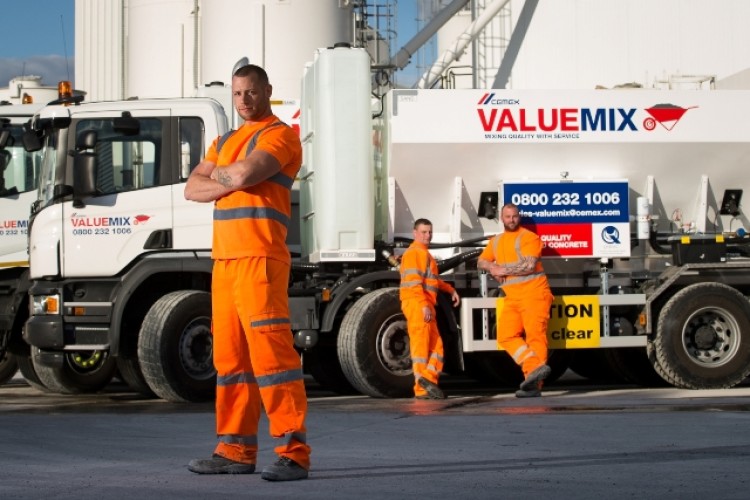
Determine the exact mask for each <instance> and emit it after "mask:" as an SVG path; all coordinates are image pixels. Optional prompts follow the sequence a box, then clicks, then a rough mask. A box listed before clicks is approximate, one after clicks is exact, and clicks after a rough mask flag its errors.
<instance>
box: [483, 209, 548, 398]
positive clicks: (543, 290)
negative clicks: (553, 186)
mask: <svg viewBox="0 0 750 500" xmlns="http://www.w3.org/2000/svg"><path fill="white" fill-rule="evenodd" d="M500 217H501V219H502V222H503V227H504V228H505V231H504V232H503V233H501V234H499V235H497V236H495V237H493V238H492V239H490V241H489V243H488V244H487V246H486V247H485V248H484V250H483V251H482V253H481V254H480V255H479V260H478V262H477V268H478V269H480V270H482V271H486V272H488V273H489V274H490V275H492V277H493V278H495V280H497V282H498V283H500V288H501V289H502V291H503V293H504V295H505V296H504V297H502V298H500V299H498V300H499V301H500V300H502V304H501V305H502V309H501V310H500V312H499V317H498V319H497V325H498V328H497V343H498V346H499V347H500V348H502V349H504V350H505V351H506V352H507V353H508V354H510V356H511V357H512V358H513V360H514V361H515V362H516V363H517V364H518V365H519V366H520V367H521V370H523V374H524V377H525V379H524V381H523V382H521V386H520V387H519V389H518V391H516V397H519V398H526V397H535V396H541V395H542V392H541V390H542V381H543V380H544V379H545V378H547V377H548V376H549V374H550V372H551V369H550V367H549V366H548V365H547V324H548V323H549V308H550V305H551V304H552V299H553V297H552V292H551V290H550V288H549V283H548V282H547V276H546V275H545V274H544V269H543V268H542V262H541V256H542V242H541V240H540V239H539V236H537V235H536V234H535V233H534V232H532V231H529V230H528V229H525V228H523V227H521V224H520V223H521V216H520V214H519V211H518V207H517V206H516V205H514V204H512V203H507V204H505V205H503V208H502V210H501V212H500Z"/></svg>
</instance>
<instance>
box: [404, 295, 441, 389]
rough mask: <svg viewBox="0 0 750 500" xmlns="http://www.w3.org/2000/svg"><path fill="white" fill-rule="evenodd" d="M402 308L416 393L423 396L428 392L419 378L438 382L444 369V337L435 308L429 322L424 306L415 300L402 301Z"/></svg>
mask: <svg viewBox="0 0 750 500" xmlns="http://www.w3.org/2000/svg"><path fill="white" fill-rule="evenodd" d="M401 310H402V311H403V313H404V316H406V326H407V330H408V332H409V351H410V353H411V361H412V370H413V371H414V395H415V396H423V395H425V394H427V392H426V391H425V390H424V389H423V388H422V386H420V385H419V384H417V380H419V378H420V377H423V378H425V379H427V380H429V381H430V382H433V383H435V384H437V383H438V378H439V376H440V372H441V371H443V339H441V338H440V332H439V331H438V328H437V320H436V319H435V310H434V309H433V311H432V321H430V322H429V323H425V321H424V313H423V312H422V306H420V305H419V304H418V303H416V302H414V301H410V300H409V301H404V302H402V304H401Z"/></svg>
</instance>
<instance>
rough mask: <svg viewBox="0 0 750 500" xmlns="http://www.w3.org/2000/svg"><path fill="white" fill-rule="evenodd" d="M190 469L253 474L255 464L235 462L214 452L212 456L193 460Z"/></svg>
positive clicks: (202, 471) (197, 472) (206, 471)
mask: <svg viewBox="0 0 750 500" xmlns="http://www.w3.org/2000/svg"><path fill="white" fill-rule="evenodd" d="M188 470H189V471H190V472H195V473H196V474H252V473H253V472H255V464H246V463H242V462H235V461H234V460H229V459H228V458H224V457H222V456H221V455H216V454H214V455H213V456H212V457H211V458H205V459H195V460H191V461H190V463H188Z"/></svg>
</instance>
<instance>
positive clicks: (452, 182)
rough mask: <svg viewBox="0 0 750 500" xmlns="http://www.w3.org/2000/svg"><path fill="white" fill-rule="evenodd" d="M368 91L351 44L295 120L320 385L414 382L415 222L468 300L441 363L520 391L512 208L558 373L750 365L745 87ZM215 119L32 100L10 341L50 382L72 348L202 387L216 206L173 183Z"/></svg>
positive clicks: (137, 381) (699, 372)
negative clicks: (495, 240)
mask: <svg viewBox="0 0 750 500" xmlns="http://www.w3.org/2000/svg"><path fill="white" fill-rule="evenodd" d="M371 82H372V80H371V73H370V61H369V57H368V55H367V53H366V52H365V51H364V50H363V49H355V48H349V47H344V46H338V47H336V48H328V49H320V50H318V51H317V52H316V53H315V58H314V61H312V62H311V63H310V64H309V65H307V66H306V68H305V72H304V76H303V79H302V97H301V103H300V110H299V113H297V112H295V113H293V116H295V117H298V118H299V127H300V134H301V135H300V136H301V140H302V143H303V165H302V168H301V170H300V173H299V176H298V179H297V180H296V181H295V186H294V190H295V192H298V195H299V204H298V205H296V206H294V207H293V208H294V213H295V214H298V219H297V220H298V223H299V226H298V227H296V226H295V227H291V228H290V244H291V243H292V242H293V241H295V236H293V235H295V234H297V235H298V242H299V246H298V251H297V250H296V249H295V250H294V254H295V258H294V261H293V264H292V273H291V278H290V284H289V301H290V313H291V318H290V319H291V323H292V331H293V334H294V339H295V345H296V346H297V347H298V348H299V350H300V353H301V355H302V359H303V366H304V368H305V370H306V371H307V372H308V373H310V374H311V375H312V376H313V377H315V379H316V380H318V381H319V382H321V383H322V384H323V385H325V386H327V387H329V388H332V389H333V390H336V391H338V392H352V391H357V392H360V393H363V394H366V395H370V396H373V397H404V396H409V395H410V394H411V390H412V389H411V388H412V386H413V375H412V372H411V359H410V356H409V342H408V334H407V330H406V322H405V319H404V316H403V314H402V313H401V310H400V303H399V299H398V286H399V281H400V277H399V272H398V269H397V263H395V262H394V261H393V258H394V256H396V257H398V255H399V254H400V253H401V252H403V251H404V249H405V248H406V247H407V246H408V245H409V243H410V237H411V228H412V224H413V221H414V220H415V219H416V218H419V217H427V218H429V219H431V220H432V222H433V224H434V226H433V229H434V231H435V233H434V240H433V242H434V244H433V245H432V251H433V252H434V255H435V257H436V259H438V263H439V268H440V270H441V273H442V274H443V276H442V277H443V279H445V280H446V281H450V282H451V283H452V284H453V285H454V286H455V287H456V289H457V290H458V291H459V293H460V295H461V296H462V299H463V300H462V304H461V307H460V309H452V308H451V307H450V304H449V302H448V301H443V300H440V301H439V307H438V318H437V319H438V323H439V326H440V330H441V334H442V335H443V338H444V343H445V346H446V355H445V358H446V359H445V361H446V365H445V370H446V371H447V372H449V373H458V372H461V371H466V372H468V373H469V374H471V375H473V376H477V377H489V376H492V377H495V378H497V379H502V380H506V381H508V382H513V381H518V380H519V379H520V377H521V374H520V370H519V369H518V367H516V366H515V365H514V364H512V362H510V358H509V357H508V356H507V355H506V354H505V353H503V352H499V351H498V350H497V345H496V341H495V337H496V332H497V329H498V328H502V325H498V324H497V321H496V319H495V307H496V304H497V300H498V297H496V293H497V292H496V290H497V286H496V284H495V283H493V282H492V280H491V279H490V278H489V277H488V276H487V275H484V274H482V273H479V272H477V269H476V259H477V257H478V254H479V253H480V251H481V249H482V247H483V246H484V245H485V244H486V242H487V240H488V238H489V237H490V236H492V235H494V234H497V233H498V232H499V231H500V230H501V226H500V224H499V221H498V207H499V206H501V205H502V204H503V203H504V202H506V201H512V202H514V203H516V204H517V205H519V207H520V208H521V210H522V214H523V216H524V220H523V222H524V223H525V224H527V225H534V228H535V229H536V230H537V232H538V233H539V234H540V235H541V237H542V239H543V240H544V241H545V244H546V247H545V254H544V256H543V260H544V266H545V269H546V271H547V274H548V276H549V279H550V283H551V285H552V287H553V292H554V294H555V296H556V300H555V303H554V304H553V306H552V309H551V321H550V331H549V338H550V345H551V347H552V348H553V351H552V355H551V358H550V363H551V364H552V365H553V368H554V369H555V373H556V374H559V373H560V372H561V371H562V370H564V369H565V368H567V366H568V365H569V364H570V363H572V362H573V361H574V360H575V359H576V358H580V357H581V356H579V353H607V354H608V356H607V357H606V359H607V360H608V362H609V363H610V364H611V365H612V366H617V367H618V368H619V369H620V370H621V371H622V372H623V373H628V374H629V375H630V376H631V377H632V378H633V379H634V380H636V381H641V382H643V383H653V382H654V380H656V379H658V380H660V381H661V383H664V384H666V383H669V384H672V385H675V386H678V387H689V388H715V387H731V386H733V385H736V384H738V383H740V382H741V381H742V380H743V379H744V378H745V377H746V376H747V374H748V372H750V348H748V343H749V342H750V340H749V338H748V334H747V332H748V331H750V330H748V329H747V327H748V326H750V325H749V324H748V322H750V304H748V300H747V298H746V296H745V293H746V290H747V289H748V282H749V280H750V274H749V273H748V271H750V260H748V258H747V257H746V253H747V252H746V250H745V248H746V243H748V242H750V240H747V239H746V237H745V235H744V231H743V230H742V228H744V227H745V226H746V225H747V221H746V219H745V216H744V215H743V213H742V204H741V198H742V192H743V190H744V187H745V186H744V185H745V184H746V183H747V182H748V181H747V180H745V177H744V176H742V175H741V172H743V171H744V164H743V163H744V162H745V161H747V159H748V158H750V140H748V139H747V137H746V136H745V135H743V131H741V130H739V129H738V128H737V127H736V125H735V124H736V120H735V119H734V117H736V116H739V115H741V114H742V109H743V108H744V107H746V106H748V105H747V104H745V103H746V102H747V99H746V97H747V95H746V94H745V93H743V92H730V91H727V92H724V91H690V92H668V91H647V90H642V91H640V90H639V91H602V90H596V91H594V90H592V91H555V92H551V91H510V90H503V91H500V90H414V89H394V90H390V91H388V92H386V93H384V94H383V95H378V94H377V93H375V94H373V87H372V84H371ZM738 108H739V109H738ZM226 122H227V120H226V116H225V115H224V114H223V111H222V110H221V108H220V106H218V104H217V103H216V102H214V101H211V100H207V99H200V98H184V99H169V100H143V101H138V100H131V101H119V102H108V103H88V104H80V105H77V106H71V107H60V106H49V107H46V108H44V109H43V110H41V111H40V112H39V113H38V115H37V116H36V117H35V118H34V120H33V125H34V128H35V130H37V133H38V134H40V135H42V136H43V138H44V148H43V168H42V175H41V177H42V179H43V182H42V185H41V187H40V190H39V196H38V199H37V200H36V201H35V202H34V205H33V209H32V216H31V223H30V230H29V232H30V237H29V254H30V266H31V267H30V269H31V279H32V286H31V289H30V291H29V294H30V302H31V317H30V318H29V320H28V321H27V323H26V329H25V333H24V338H25V339H26V341H27V342H28V343H29V344H30V345H32V346H33V349H32V351H33V352H32V360H33V363H34V367H35V368H36V369H37V371H38V372H39V374H40V376H42V377H43V378H44V382H45V385H47V386H48V387H53V388H55V389H53V390H58V391H59V392H70V391H71V390H72V389H75V386H74V385H71V380H70V377H69V376H68V375H69V372H70V366H69V365H66V358H67V357H68V355H69V354H70V353H71V352H82V351H89V352H91V353H93V352H99V353H101V354H102V355H106V357H108V358H110V359H111V358H114V359H115V360H116V362H117V365H118V367H119V369H120V373H121V375H122V376H123V379H124V380H125V381H126V382H128V384H129V385H130V386H131V387H132V388H133V389H134V390H137V391H139V392H142V393H144V394H155V395H157V396H159V397H162V398H164V399H167V400H170V401H200V400H207V399H211V398H212V397H213V390H214V382H215V380H214V377H215V371H214V370H213V366H212V363H211V354H212V345H211V341H212V339H211V335H210V295H209V294H210V282H211V276H210V273H211V261H210V234H211V207H210V206H208V205H207V204H195V203H191V202H186V201H185V200H184V197H183V190H184V182H185V180H186V179H187V176H188V174H189V171H190V168H191V166H194V165H196V164H197V163H198V160H199V159H200V158H201V157H202V154H203V151H204V150H205V147H206V144H208V143H209V142H210V141H211V140H213V139H214V138H215V137H217V136H218V135H220V134H222V133H223V132H224V131H225V130H226V128H227V126H226ZM583 358H586V356H585V355H584V356H583Z"/></svg>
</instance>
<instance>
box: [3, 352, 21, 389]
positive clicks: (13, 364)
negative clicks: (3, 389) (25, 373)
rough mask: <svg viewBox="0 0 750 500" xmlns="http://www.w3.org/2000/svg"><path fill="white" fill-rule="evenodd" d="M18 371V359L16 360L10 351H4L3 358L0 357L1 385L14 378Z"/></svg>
mask: <svg viewBox="0 0 750 500" xmlns="http://www.w3.org/2000/svg"><path fill="white" fill-rule="evenodd" d="M17 371H18V361H16V357H15V356H14V355H13V354H11V353H9V352H8V351H5V352H3V355H2V358H0V385H3V384H5V383H6V382H8V381H9V380H10V379H12V378H13V377H14V376H15V374H16V372H17Z"/></svg>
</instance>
